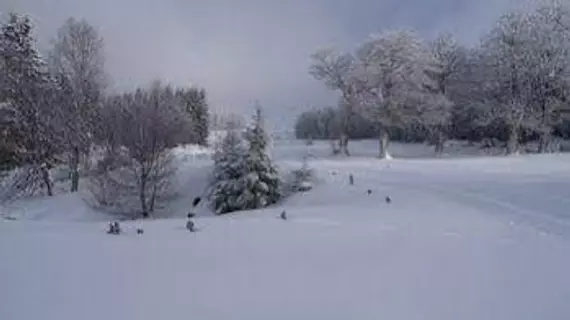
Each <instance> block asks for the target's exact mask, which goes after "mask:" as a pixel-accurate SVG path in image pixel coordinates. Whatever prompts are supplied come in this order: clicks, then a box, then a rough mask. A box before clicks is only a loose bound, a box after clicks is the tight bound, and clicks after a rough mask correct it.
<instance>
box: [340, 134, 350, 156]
mask: <svg viewBox="0 0 570 320" xmlns="http://www.w3.org/2000/svg"><path fill="white" fill-rule="evenodd" d="M339 147H340V153H342V154H344V155H345V156H350V152H349V151H348V134H347V133H345V132H344V133H341V135H340V140H339Z"/></svg>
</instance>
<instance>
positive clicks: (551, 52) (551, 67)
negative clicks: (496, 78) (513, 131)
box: [527, 0, 570, 152]
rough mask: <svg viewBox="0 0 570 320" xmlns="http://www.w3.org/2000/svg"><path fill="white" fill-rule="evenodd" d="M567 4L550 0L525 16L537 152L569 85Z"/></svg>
mask: <svg viewBox="0 0 570 320" xmlns="http://www.w3.org/2000/svg"><path fill="white" fill-rule="evenodd" d="M568 22H570V4H568V3H567V2H560V1H556V0H550V1H546V2H544V3H542V4H541V5H540V6H539V7H538V8H537V10H535V11H534V12H533V13H532V14H531V15H530V17H529V27H530V35H529V36H530V39H529V42H528V46H529V48H528V50H529V56H530V59H531V61H532V63H531V64H529V65H528V66H527V67H528V68H529V69H530V70H529V74H528V76H529V77H530V81H531V84H530V86H531V90H532V96H531V98H530V103H531V108H532V109H531V110H532V111H533V115H534V121H533V122H534V123H533V127H535V128H536V131H537V132H538V133H539V135H540V140H539V150H538V151H539V152H545V151H546V150H547V149H548V145H549V142H550V136H551V135H552V132H553V130H554V126H555V125H557V124H559V123H560V122H561V120H562V117H561V109H562V108H563V106H564V104H565V103H566V102H565V101H566V99H567V97H568V93H569V92H568V88H569V86H570V29H567V25H569V24H568Z"/></svg>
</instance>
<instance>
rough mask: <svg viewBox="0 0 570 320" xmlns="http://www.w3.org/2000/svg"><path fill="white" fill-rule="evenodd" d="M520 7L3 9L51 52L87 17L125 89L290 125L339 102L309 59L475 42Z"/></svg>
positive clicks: (22, 0) (448, 1) (47, 5)
mask: <svg viewBox="0 0 570 320" xmlns="http://www.w3.org/2000/svg"><path fill="white" fill-rule="evenodd" d="M514 3H516V1H515V0H385V1H381V0H362V1H356V0H354V1H350V0H314V1H308V0H307V1H303V0H289V1H269V0H267V1H264V0H243V1H235V0H208V1H185V0H162V1H153V0H98V1H95V0H3V1H2V3H1V4H0V11H2V12H7V11H12V10H15V11H20V12H24V13H28V14H30V15H31V16H32V18H33V19H34V21H35V25H36V27H37V37H38V40H39V43H40V44H41V45H42V46H44V47H47V45H48V44H49V39H50V38H51V37H53V36H54V35H55V32H56V30H57V27H58V26H59V25H60V24H61V23H62V22H63V21H64V20H65V19H66V18H67V17H69V16H74V17H77V18H85V19H87V20H88V21H89V22H90V23H91V24H93V25H95V26H96V27H97V28H98V29H99V31H100V32H101V34H102V35H103V36H104V38H105V41H106V51H107V56H108V57H107V67H108V72H109V73H110V75H111V77H112V78H113V80H114V85H115V86H116V87H117V88H119V89H127V88H132V87H134V86H137V85H144V84H147V83H149V82H150V81H151V80H153V79H155V78H161V79H163V80H164V81H166V82H170V83H173V84H179V85H183V84H197V85H200V86H203V87H205V88H206V89H207V90H208V92H209V94H210V101H211V104H212V105H213V106H214V107H215V108H218V109H221V108H224V109H231V110H242V111H247V112H249V110H250V107H251V106H253V104H254V102H255V100H259V101H260V102H261V104H262V105H263V106H265V107H266V108H267V113H268V114H269V115H270V116H271V117H272V118H273V121H274V122H279V123H283V124H286V125H289V124H290V123H291V121H292V119H293V118H294V115H295V114H296V113H298V112H300V111H301V110H303V109H305V108H307V107H308V106H313V105H315V106H322V105H327V104H332V103H334V102H335V97H334V95H333V94H332V93H331V92H329V91H327V90H326V89H325V88H324V87H323V86H322V85H321V84H320V83H317V82H316V81H314V80H313V79H311V78H310V76H309V75H308V73H307V67H308V63H309V58H308V57H309V53H310V52H311V51H313V50H314V49H316V48H319V47H323V46H330V45H335V46H338V47H340V48H345V49H347V48H350V47H351V46H353V45H354V44H356V43H359V42H361V41H362V40H363V39H364V38H365V37H366V36H367V35H368V34H369V33H371V32H375V31H379V30H381V29H382V28H390V27H409V28H415V29H418V30H419V31H420V32H421V33H423V34H424V35H425V36H427V37H430V36H433V35H435V34H437V33H438V32H440V31H450V32H453V33H455V34H456V35H457V36H458V37H459V38H460V39H461V40H462V41H464V42H465V43H473V42H475V41H477V39H478V37H479V36H480V35H481V33H482V32H484V31H485V30H487V29H488V28H489V27H490V25H491V24H492V22H493V20H494V19H496V17H497V16H498V15H499V14H501V13H502V12H504V11H505V10H506V9H507V8H509V7H510V6H512V5H513V4H514Z"/></svg>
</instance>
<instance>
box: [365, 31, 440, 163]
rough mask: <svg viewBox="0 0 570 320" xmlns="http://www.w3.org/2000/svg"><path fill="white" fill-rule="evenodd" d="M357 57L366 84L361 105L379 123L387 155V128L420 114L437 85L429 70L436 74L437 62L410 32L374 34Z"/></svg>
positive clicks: (381, 144) (383, 155)
mask: <svg viewBox="0 0 570 320" xmlns="http://www.w3.org/2000/svg"><path fill="white" fill-rule="evenodd" d="M357 56H358V61H359V69H360V71H359V72H358V76H359V77H361V79H362V81H361V83H365V86H366V90H364V91H363V92H365V94H363V95H360V98H361V104H362V105H365V106H366V108H367V109H368V110H369V114H370V116H371V117H372V119H374V122H375V123H377V125H378V129H379V132H380V136H379V147H380V148H379V156H380V158H387V157H389V154H388V150H387V148H388V143H389V135H388V130H387V129H388V128H389V127H390V126H393V125H395V124H402V123H404V122H406V121H408V120H409V119H410V118H411V117H418V115H419V110H418V106H419V104H420V103H421V100H422V97H424V96H425V94H426V88H428V87H429V88H433V87H434V86H435V85H434V80H433V79H432V78H431V77H430V75H429V71H431V73H432V74H434V73H437V72H438V71H437V65H436V63H435V60H434V59H433V55H432V54H431V53H430V52H429V50H428V48H427V47H426V46H425V45H424V44H423V42H422V41H421V40H419V39H418V38H417V37H416V35H415V34H414V33H412V32H408V31H390V32H384V33H381V34H378V35H374V36H372V37H371V38H370V40H368V41H366V42H365V43H364V44H363V45H361V46H360V48H359V49H358V53H357Z"/></svg>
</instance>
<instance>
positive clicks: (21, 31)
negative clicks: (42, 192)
mask: <svg viewBox="0 0 570 320" xmlns="http://www.w3.org/2000/svg"><path fill="white" fill-rule="evenodd" d="M31 33H32V26H31V22H30V20H29V18H28V17H25V16H20V15H17V14H11V15H10V16H9V19H8V21H7V22H6V23H4V24H3V25H2V26H1V30H0V66H1V68H2V76H1V77H0V81H1V83H0V98H1V99H2V100H3V102H4V104H3V107H2V109H3V114H4V115H10V121H9V123H10V124H11V128H9V130H8V131H7V133H6V135H5V137H9V138H10V139H12V140H14V141H7V142H6V143H5V145H10V146H11V148H13V149H12V151H13V154H14V155H15V157H16V159H15V161H16V162H17V163H18V165H22V166H27V167H28V168H29V169H30V172H36V173H37V174H38V175H39V178H38V179H41V180H42V181H43V184H44V186H45V187H46V189H47V193H48V194H51V182H50V179H49V172H48V171H47V170H48V169H49V168H50V166H51V165H52V164H53V162H54V155H55V154H56V153H57V146H58V142H57V137H58V135H57V134H56V133H57V130H56V127H55V126H54V123H55V121H54V118H55V113H54V112H53V109H54V108H53V105H52V104H53V102H54V96H55V92H56V91H55V87H54V86H53V82H52V81H51V79H50V78H49V76H48V74H47V72H46V67H45V63H44V62H43V61H42V59H41V58H40V55H39V53H38V52H37V50H36V49H35V47H34V40H33V38H32V35H31ZM34 176H36V175H35V174H34ZM34 179H36V178H34ZM29 183H33V182H31V181H29Z"/></svg>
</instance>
